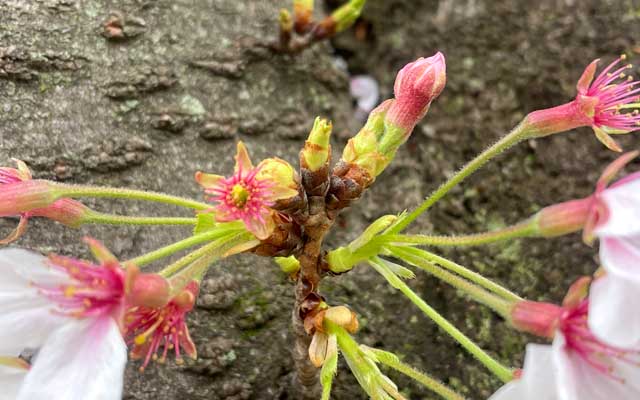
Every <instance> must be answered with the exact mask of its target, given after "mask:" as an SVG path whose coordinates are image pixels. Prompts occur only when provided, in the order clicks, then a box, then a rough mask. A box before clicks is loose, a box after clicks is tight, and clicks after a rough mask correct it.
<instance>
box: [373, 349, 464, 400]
mask: <svg viewBox="0 0 640 400" xmlns="http://www.w3.org/2000/svg"><path fill="white" fill-rule="evenodd" d="M361 347H364V346H361ZM366 351H369V352H371V353H373V354H374V355H375V356H376V360H377V361H378V362H380V363H381V364H384V365H386V366H388V367H390V368H393V369H395V370H396V371H398V372H400V373H401V374H404V375H406V376H408V377H410V378H411V379H414V380H416V381H417V382H420V383H421V384H423V385H424V386H425V387H426V388H428V389H429V390H431V391H433V392H434V393H436V394H438V395H440V396H442V398H444V399H446V400H464V397H462V396H461V395H459V394H458V393H456V392H454V391H453V390H452V389H450V388H449V387H448V386H446V385H445V384H443V383H442V382H440V381H438V380H437V379H434V378H432V377H430V376H429V375H427V374H425V373H423V372H420V371H418V370H417V369H415V368H413V367H412V366H410V365H408V364H405V363H403V362H402V361H400V359H399V358H398V357H397V356H396V355H395V354H393V353H390V352H388V351H384V350H379V349H374V348H371V347H366Z"/></svg>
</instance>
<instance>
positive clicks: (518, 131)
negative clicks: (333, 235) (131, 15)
mask: <svg viewBox="0 0 640 400" xmlns="http://www.w3.org/2000/svg"><path fill="white" fill-rule="evenodd" d="M527 137H528V132H527V130H526V125H525V124H523V123H520V124H519V125H518V126H516V127H515V128H514V129H513V130H512V131H511V132H510V133H509V134H507V135H506V136H504V137H503V138H502V139H500V140H499V141H497V142H496V143H495V144H493V145H492V146H491V147H489V148H488V149H486V150H485V151H483V152H482V153H480V154H479V155H478V156H476V158H474V159H473V160H471V161H470V162H469V163H468V164H467V165H465V166H464V167H462V169H461V170H460V171H458V172H457V173H456V174H455V175H454V176H452V177H451V178H449V179H448V180H447V181H446V182H445V183H443V184H442V185H441V186H440V187H439V188H438V189H436V191H435V192H433V193H432V194H431V195H430V196H429V197H427V198H426V199H425V201H424V202H423V203H422V204H421V205H420V206H419V207H418V208H416V209H415V210H413V211H412V212H411V213H409V214H407V215H406V216H404V217H403V218H402V219H401V220H400V221H399V222H398V223H397V224H395V225H394V226H393V227H391V229H390V230H389V231H388V232H387V233H389V234H395V233H399V232H401V231H402V230H403V229H404V228H406V227H407V226H408V225H409V224H410V223H411V222H413V221H414V220H415V219H416V218H417V217H418V216H420V214H422V213H423V212H425V211H427V210H428V209H429V208H430V207H431V206H432V205H434V204H435V203H436V202H437V201H438V200H440V199H441V198H443V197H444V196H445V195H446V194H447V193H449V191H450V190H451V189H453V188H454V187H455V186H456V185H457V184H459V183H460V182H462V181H463V180H464V179H465V178H466V177H468V176H469V175H471V174H472V173H473V172H475V171H476V170H478V169H480V168H481V167H482V166H483V165H485V164H486V163H487V162H488V161H489V160H491V159H492V158H494V157H496V156H497V155H499V154H500V153H502V152H503V151H505V150H507V149H508V148H510V147H512V146H514V145H515V144H516V143H518V142H520V141H521V140H524V139H526V138H527Z"/></svg>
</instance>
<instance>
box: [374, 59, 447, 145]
mask: <svg viewBox="0 0 640 400" xmlns="http://www.w3.org/2000/svg"><path fill="white" fill-rule="evenodd" d="M446 82H447V75H446V63H445V59H444V55H442V53H440V52H438V53H436V54H435V55H434V56H432V57H429V58H420V59H418V60H416V61H414V62H412V63H410V64H407V65H406V66H405V67H404V68H402V70H400V72H398V76H397V77H396V81H395V84H394V87H393V91H394V94H395V100H396V101H395V102H394V103H393V105H392V106H391V108H390V109H389V111H388V112H387V118H386V121H385V134H384V137H383V138H382V139H381V143H380V147H379V149H380V151H381V153H382V154H385V155H387V154H392V153H394V152H395V150H396V149H397V148H398V147H399V146H400V145H401V144H402V143H404V142H405V141H406V140H407V139H408V138H409V135H410V134H411V131H412V130H413V127H414V126H415V125H416V123H418V121H419V120H420V119H422V117H424V115H425V114H426V112H427V111H428V109H429V105H430V104H431V102H432V101H433V100H434V99H435V98H436V97H438V95H439V94H440V93H441V92H442V90H443V89H444V86H445V84H446Z"/></svg>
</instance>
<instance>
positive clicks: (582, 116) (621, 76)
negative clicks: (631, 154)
mask: <svg viewBox="0 0 640 400" xmlns="http://www.w3.org/2000/svg"><path fill="white" fill-rule="evenodd" d="M625 59H626V57H625V56H624V55H623V56H621V57H619V58H618V59H617V60H615V61H614V62H612V63H611V64H609V66H607V67H606V68H604V69H603V70H602V72H600V74H599V75H598V76H597V77H596V78H595V79H594V76H595V72H596V69H597V66H598V62H599V60H594V61H593V62H592V63H591V64H589V65H588V66H587V68H586V69H585V70H584V72H583V73H582V76H581V77H580V80H579V81H578V84H577V89H578V94H577V96H576V98H575V99H574V100H573V101H572V102H570V103H567V104H564V105H561V106H558V107H553V108H549V109H546V110H540V111H535V112H533V113H531V114H529V116H528V117H527V120H526V123H528V124H530V126H531V127H532V128H534V129H535V130H536V131H537V134H536V136H546V135H550V134H553V133H558V132H564V131H567V130H570V129H574V128H578V127H581V126H590V127H591V128H592V129H593V131H594V132H595V134H596V137H597V138H598V139H599V140H600V141H601V142H602V143H603V144H604V145H605V146H607V147H608V148H609V149H611V150H614V151H622V149H621V148H620V146H619V145H618V144H617V143H616V141H615V140H614V139H613V138H612V137H611V136H610V135H615V134H625V133H630V132H634V131H637V130H638V129H640V87H638V85H639V84H640V81H634V80H633V78H632V77H631V76H628V75H626V74H625V72H626V71H627V70H629V69H631V68H632V65H631V64H625V65H622V62H623V61H624V60H625Z"/></svg>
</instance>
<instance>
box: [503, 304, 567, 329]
mask: <svg viewBox="0 0 640 400" xmlns="http://www.w3.org/2000/svg"><path fill="white" fill-rule="evenodd" d="M562 313H563V308H562V307H559V306H557V305H555V304H551V303H539V302H536V301H528V300H524V301H521V302H519V303H516V305H515V306H513V308H512V309H511V324H512V325H513V327H514V328H516V329H518V330H520V331H523V332H529V333H532V334H534V335H537V336H541V337H547V338H553V337H554V335H555V331H556V328H557V327H558V322H559V321H560V317H561V316H562Z"/></svg>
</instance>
